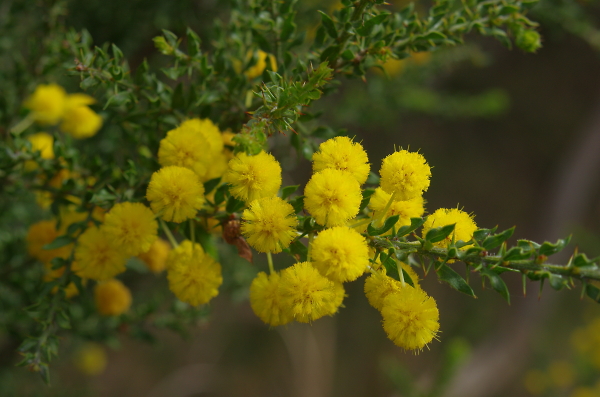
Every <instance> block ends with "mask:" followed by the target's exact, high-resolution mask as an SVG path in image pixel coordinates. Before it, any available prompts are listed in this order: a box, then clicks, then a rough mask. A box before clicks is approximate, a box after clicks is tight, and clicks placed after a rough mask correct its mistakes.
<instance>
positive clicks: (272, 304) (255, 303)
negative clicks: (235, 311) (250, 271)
mask: <svg viewBox="0 0 600 397" xmlns="http://www.w3.org/2000/svg"><path fill="white" fill-rule="evenodd" d="M280 281H281V276H280V274H279V273H272V274H270V275H267V274H266V273H265V272H260V273H258V275H257V276H256V278H255V279H254V280H253V281H252V284H251V285H250V306H251V307H252V310H253V311H254V314H256V315H257V316H258V317H259V318H260V319H261V320H262V321H264V322H265V323H267V324H269V325H272V326H274V327H276V326H278V325H285V324H287V323H289V322H291V321H293V320H294V317H293V316H292V313H291V311H290V310H289V307H287V306H286V305H284V304H283V303H282V296H281V292H280V290H279V285H280Z"/></svg>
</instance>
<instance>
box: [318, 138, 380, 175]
mask: <svg viewBox="0 0 600 397" xmlns="http://www.w3.org/2000/svg"><path fill="white" fill-rule="evenodd" d="M312 161H313V172H319V171H322V170H324V169H326V168H333V169H336V170H341V171H347V172H349V173H350V174H351V175H352V176H353V177H354V178H355V179H356V181H357V182H358V183H359V184H361V185H362V184H363V183H365V182H366V181H367V178H368V177H369V171H370V166H369V159H368V157H367V153H366V152H365V150H364V149H363V147H362V145H361V144H360V143H358V142H353V141H352V139H350V138H348V137H346V136H338V137H335V138H332V139H329V140H327V141H325V142H323V143H322V144H321V145H320V146H319V151H318V152H316V153H315V154H313V157H312Z"/></svg>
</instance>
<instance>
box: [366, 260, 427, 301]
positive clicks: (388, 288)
mask: <svg viewBox="0 0 600 397" xmlns="http://www.w3.org/2000/svg"><path fill="white" fill-rule="evenodd" d="M399 263H400V265H401V266H402V269H404V271H405V272H406V273H407V274H408V275H409V276H410V278H411V280H412V282H413V284H414V288H415V289H421V286H420V285H419V276H418V275H417V273H416V272H415V271H414V269H413V268H412V266H410V265H407V264H406V263H404V262H399ZM404 285H405V286H410V285H409V284H408V283H406V282H405V284H404ZM400 289H402V282H400V281H398V280H396V279H393V278H392V277H389V276H388V275H387V272H386V270H385V268H384V267H382V268H381V269H379V270H376V271H374V272H373V273H372V274H371V275H370V276H369V277H367V278H366V280H365V295H366V296H367V299H368V300H369V303H370V304H371V306H373V307H374V308H375V309H377V310H379V311H381V308H382V307H383V300H384V299H385V298H386V297H387V296H388V295H389V294H391V293H394V292H398V291H400Z"/></svg>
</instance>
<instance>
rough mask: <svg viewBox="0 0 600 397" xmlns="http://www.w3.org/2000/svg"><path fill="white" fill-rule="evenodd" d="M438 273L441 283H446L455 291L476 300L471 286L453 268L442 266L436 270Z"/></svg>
mask: <svg viewBox="0 0 600 397" xmlns="http://www.w3.org/2000/svg"><path fill="white" fill-rule="evenodd" d="M436 272H437V275H438V278H439V279H440V280H441V281H445V282H447V283H448V284H450V286H451V287H452V288H454V289H455V290H457V291H460V292H462V293H464V294H467V295H469V296H472V297H474V298H475V293H474V292H473V289H472V288H471V287H470V286H469V284H467V282H466V281H465V279H464V278H462V277H461V276H460V275H459V274H458V273H456V272H455V271H454V270H453V269H452V268H450V267H448V265H445V264H444V265H442V266H441V267H440V268H439V269H437V270H436Z"/></svg>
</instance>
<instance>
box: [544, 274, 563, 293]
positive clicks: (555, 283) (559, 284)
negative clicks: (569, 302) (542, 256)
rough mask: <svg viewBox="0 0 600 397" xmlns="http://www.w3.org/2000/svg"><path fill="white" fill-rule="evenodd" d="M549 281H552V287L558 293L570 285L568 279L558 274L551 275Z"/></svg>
mask: <svg viewBox="0 0 600 397" xmlns="http://www.w3.org/2000/svg"><path fill="white" fill-rule="evenodd" d="M548 279H549V281H550V286H551V287H552V288H554V289H555V290H557V291H560V290H561V289H563V288H564V287H566V286H567V285H568V281H567V279H565V278H564V277H562V276H560V275H558V274H553V273H550V274H548Z"/></svg>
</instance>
